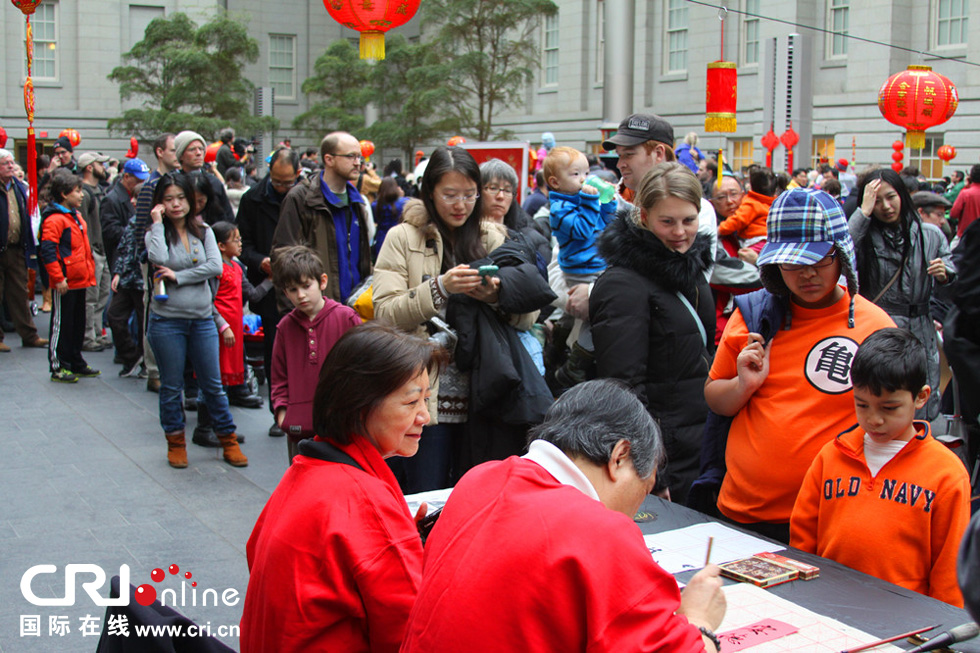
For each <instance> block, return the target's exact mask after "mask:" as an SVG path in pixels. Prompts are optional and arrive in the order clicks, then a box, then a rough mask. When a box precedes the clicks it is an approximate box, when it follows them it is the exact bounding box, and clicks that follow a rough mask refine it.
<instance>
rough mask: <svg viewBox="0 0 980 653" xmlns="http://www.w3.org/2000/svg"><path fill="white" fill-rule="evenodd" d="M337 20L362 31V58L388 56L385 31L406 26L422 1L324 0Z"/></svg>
mask: <svg viewBox="0 0 980 653" xmlns="http://www.w3.org/2000/svg"><path fill="white" fill-rule="evenodd" d="M323 5H324V6H325V7H326V8H327V13H328V14H330V17H331V18H333V19H334V20H335V21H337V22H338V23H340V24H341V25H343V26H344V27H348V28H350V29H352V30H354V31H357V32H360V33H361V48H360V49H361V59H375V60H377V59H384V58H385V34H384V33H385V32H387V31H388V30H390V29H392V28H393V27H398V26H399V25H404V24H405V23H407V22H408V21H409V20H411V18H412V16H414V15H415V12H416V11H418V8H419V0H323Z"/></svg>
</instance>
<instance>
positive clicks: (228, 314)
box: [212, 221, 272, 407]
mask: <svg viewBox="0 0 980 653" xmlns="http://www.w3.org/2000/svg"><path fill="white" fill-rule="evenodd" d="M212 229H213V230H214V238H215V240H216V241H217V242H218V249H219V250H220V251H221V260H222V262H223V266H222V269H221V276H220V277H218V292H217V293H216V294H215V297H214V306H215V308H217V309H218V315H220V319H218V320H217V322H218V324H217V326H218V333H219V334H220V335H221V344H222V345H223V346H222V347H221V352H220V361H221V384H222V385H224V386H225V391H226V392H228V393H229V397H230V396H231V395H233V394H235V393H236V388H237V387H238V386H242V384H244V383H245V345H244V338H245V332H244V325H243V322H242V316H243V315H244V307H245V302H246V301H259V300H260V299H262V298H263V297H265V295H266V294H268V292H269V290H271V289H272V279H266V280H265V281H263V282H262V283H260V284H259V285H258V286H254V287H253V286H252V284H251V283H249V281H248V279H247V278H246V277H245V274H244V270H243V269H242V266H241V264H239V263H238V262H237V261H235V260H234V259H235V257H236V256H239V255H240V254H241V253H242V237H241V235H240V234H239V232H238V227H236V226H235V225H233V224H232V223H230V222H224V221H222V222H216V223H215V224H214V226H213V227H212ZM237 392H238V394H239V395H241V392H242V390H240V389H239V390H237ZM245 393H246V394H248V392H247V391H245ZM256 399H258V401H257V402H256V403H257V406H256V407H259V406H261V405H262V400H261V399H260V398H258V397H256Z"/></svg>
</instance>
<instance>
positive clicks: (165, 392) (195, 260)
mask: <svg viewBox="0 0 980 653" xmlns="http://www.w3.org/2000/svg"><path fill="white" fill-rule="evenodd" d="M193 205H194V190H193V186H192V185H191V183H190V180H189V179H188V177H187V176H186V175H184V174H182V173H179V172H171V173H168V174H166V175H164V176H163V177H161V178H160V181H158V182H157V185H156V188H155V189H154V192H153V209H152V210H151V211H150V218H151V220H152V225H151V226H150V229H149V230H147V232H146V251H147V255H148V256H149V259H150V263H151V264H152V265H153V266H154V268H155V272H154V275H153V279H154V286H155V289H154V293H153V299H152V301H151V302H150V319H149V326H148V327H147V332H146V336H147V340H149V342H150V346H151V347H153V353H154V355H155V356H156V359H157V364H158V365H159V366H160V425H161V426H162V427H163V432H164V434H165V435H166V436H167V461H168V462H169V463H170V466H171V467H177V468H183V467H187V450H186V449H185V446H184V411H183V408H182V406H181V394H182V391H183V386H184V364H185V361H186V360H187V358H188V357H189V358H190V360H191V364H192V365H193V366H194V372H195V374H196V375H197V382H198V384H199V386H200V388H201V391H202V392H203V394H204V401H205V404H206V405H207V408H208V411H209V413H210V414H211V419H212V421H213V425H214V431H215V434H216V435H217V436H218V440H219V441H220V442H221V446H222V447H223V448H224V458H225V461H226V462H227V463H228V464H230V465H233V466H235V467H245V466H246V465H248V458H246V457H245V455H244V454H243V453H242V452H241V450H240V449H239V448H238V440H237V436H236V435H235V423H234V421H233V420H232V416H231V411H229V410H228V397H227V396H226V395H225V393H224V390H223V389H222V386H221V370H220V367H219V363H218V346H219V345H218V330H217V328H216V327H215V323H214V319H213V315H214V295H213V293H212V290H211V285H210V283H209V282H210V281H211V280H212V279H214V278H216V277H217V276H218V275H220V274H221V253H220V252H219V251H218V245H217V243H216V242H215V239H214V234H213V233H212V232H211V229H210V228H209V227H208V226H206V225H205V224H203V223H202V222H200V221H199V220H197V219H196V218H195V216H194V211H193V208H192V207H193ZM161 281H162V282H163V284H164V289H163V290H164V291H165V292H161V289H160V288H159V284H160V282H161Z"/></svg>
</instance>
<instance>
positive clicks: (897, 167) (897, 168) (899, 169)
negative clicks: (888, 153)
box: [892, 161, 905, 174]
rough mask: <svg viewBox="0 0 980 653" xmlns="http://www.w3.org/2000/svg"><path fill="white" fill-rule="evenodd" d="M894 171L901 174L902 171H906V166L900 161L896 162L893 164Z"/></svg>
mask: <svg viewBox="0 0 980 653" xmlns="http://www.w3.org/2000/svg"><path fill="white" fill-rule="evenodd" d="M892 170H894V171H895V172H897V173H900V174H901V172H902V170H905V166H904V165H902V163H901V162H900V161H896V162H895V163H893V164H892Z"/></svg>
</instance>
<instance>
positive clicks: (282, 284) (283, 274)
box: [271, 245, 361, 462]
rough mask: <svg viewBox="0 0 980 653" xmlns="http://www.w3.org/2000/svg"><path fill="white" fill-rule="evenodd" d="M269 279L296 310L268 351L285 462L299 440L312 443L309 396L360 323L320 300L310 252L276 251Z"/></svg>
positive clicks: (317, 269)
mask: <svg viewBox="0 0 980 653" xmlns="http://www.w3.org/2000/svg"><path fill="white" fill-rule="evenodd" d="M272 278H273V280H274V281H275V284H276V287H277V288H279V289H281V290H282V291H283V293H284V294H285V295H286V298H287V299H289V301H290V302H292V304H293V306H295V308H294V309H293V310H292V311H290V312H289V313H287V314H286V315H285V316H284V317H283V318H282V319H281V320H280V321H279V326H278V329H277V332H276V342H275V344H274V345H273V349H272V377H271V378H272V386H271V389H272V392H271V395H272V410H273V412H274V413H275V416H276V423H277V424H278V425H279V427H280V428H281V429H282V430H283V431H285V433H286V435H287V436H288V437H287V445H288V448H289V460H290V462H291V461H292V459H293V457H295V456H296V453H297V451H298V446H299V442H300V440H302V439H304V438H311V437H313V436H314V435H315V433H314V431H313V395H314V393H315V392H316V386H317V383H318V382H319V379H320V368H321V367H322V366H323V361H324V360H325V359H326V357H327V354H328V353H329V352H330V350H331V349H332V348H333V346H334V343H336V342H337V340H339V339H340V336H342V335H344V334H345V333H346V332H347V330H348V329H350V328H351V327H354V326H357V325H358V324H360V323H361V318H360V317H358V315H357V313H355V312H354V310H353V309H351V308H348V307H347V306H344V305H343V304H339V303H337V302H335V301H334V300H332V299H330V298H328V297H324V296H323V291H324V290H326V289H327V275H326V274H324V272H323V263H322V261H321V260H320V258H319V257H318V256H317V255H316V253H315V252H314V251H313V250H312V249H310V248H309V247H304V246H302V245H296V246H293V247H284V248H282V249H279V250H277V253H276V257H275V260H274V261H273V263H272Z"/></svg>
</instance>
